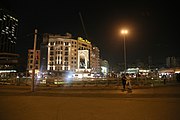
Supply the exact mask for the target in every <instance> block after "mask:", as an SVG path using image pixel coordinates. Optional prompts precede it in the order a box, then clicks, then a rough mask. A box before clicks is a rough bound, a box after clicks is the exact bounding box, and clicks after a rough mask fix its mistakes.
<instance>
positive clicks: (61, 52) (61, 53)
mask: <svg viewBox="0 0 180 120" xmlns="http://www.w3.org/2000/svg"><path fill="white" fill-rule="evenodd" d="M41 50H43V51H42V52H41V55H42V56H41V67H40V68H42V71H73V72H77V71H79V70H82V69H81V68H80V67H79V66H80V64H79V63H80V57H79V56H78V53H79V52H80V51H81V52H82V51H86V52H87V54H88V57H86V58H88V60H87V61H86V67H85V68H86V69H89V68H91V59H92V58H91V56H92V55H91V54H92V45H91V42H89V41H88V40H83V39H82V38H80V37H79V38H78V39H77V40H76V39H72V36H71V34H69V33H67V34H66V35H64V36H62V35H57V34H56V35H52V34H45V35H44V37H43V43H42V44H41Z"/></svg>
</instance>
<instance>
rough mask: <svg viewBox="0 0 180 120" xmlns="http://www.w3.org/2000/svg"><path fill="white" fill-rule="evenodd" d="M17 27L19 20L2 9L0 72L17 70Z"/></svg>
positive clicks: (0, 20) (0, 22) (0, 13)
mask: <svg viewBox="0 0 180 120" xmlns="http://www.w3.org/2000/svg"><path fill="white" fill-rule="evenodd" d="M17 28H18V20H17V19H16V18H15V17H13V16H12V15H11V14H10V13H9V12H8V11H7V10H3V9H0V73H2V72H4V73H6V72H7V73H8V72H16V71H17V64H18V57H19V55H18V54H16V51H15V47H16V41H17Z"/></svg>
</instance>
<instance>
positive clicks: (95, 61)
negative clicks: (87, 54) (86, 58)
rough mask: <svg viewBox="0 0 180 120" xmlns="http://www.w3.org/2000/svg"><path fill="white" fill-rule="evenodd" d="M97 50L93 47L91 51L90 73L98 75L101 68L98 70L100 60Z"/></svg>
mask: <svg viewBox="0 0 180 120" xmlns="http://www.w3.org/2000/svg"><path fill="white" fill-rule="evenodd" d="M99 51H100V50H99V48H98V47H93V49H92V68H91V69H92V72H93V73H100V72H101V68H100V58H99V54H100V53H99Z"/></svg>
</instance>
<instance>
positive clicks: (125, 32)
mask: <svg viewBox="0 0 180 120" xmlns="http://www.w3.org/2000/svg"><path fill="white" fill-rule="evenodd" d="M121 34H122V35H123V37H124V74H126V35H127V34H128V30H126V29H123V30H121Z"/></svg>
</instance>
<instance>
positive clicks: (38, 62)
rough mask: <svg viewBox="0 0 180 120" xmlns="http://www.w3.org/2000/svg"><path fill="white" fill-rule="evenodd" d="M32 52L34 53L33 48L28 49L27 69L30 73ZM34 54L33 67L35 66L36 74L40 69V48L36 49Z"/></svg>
mask: <svg viewBox="0 0 180 120" xmlns="http://www.w3.org/2000/svg"><path fill="white" fill-rule="evenodd" d="M33 54H34V50H33V49H29V50H28V64H27V70H28V72H29V73H30V74H31V73H32V69H33ZM35 56H36V57H35V64H34V67H35V73H36V74H37V73H38V72H39V71H40V50H36V54H35Z"/></svg>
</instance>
